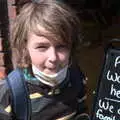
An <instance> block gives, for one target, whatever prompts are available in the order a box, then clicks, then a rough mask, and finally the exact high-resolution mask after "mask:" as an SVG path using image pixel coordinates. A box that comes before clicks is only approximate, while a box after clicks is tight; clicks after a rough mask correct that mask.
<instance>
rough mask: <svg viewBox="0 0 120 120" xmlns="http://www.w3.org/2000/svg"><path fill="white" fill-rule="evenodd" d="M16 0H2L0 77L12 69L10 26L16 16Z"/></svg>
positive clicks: (0, 0)
mask: <svg viewBox="0 0 120 120" xmlns="http://www.w3.org/2000/svg"><path fill="white" fill-rule="evenodd" d="M14 4H15V0H0V79H3V78H4V77H5V76H6V75H7V74H8V73H9V72H10V71H11V70H12V62H11V51H10V49H9V33H10V26H11V25H12V22H13V21H14V18H15V17H16V8H15V6H14Z"/></svg>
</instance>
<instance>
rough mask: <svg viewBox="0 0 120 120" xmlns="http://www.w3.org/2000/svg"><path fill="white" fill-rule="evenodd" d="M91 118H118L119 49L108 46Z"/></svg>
mask: <svg viewBox="0 0 120 120" xmlns="http://www.w3.org/2000/svg"><path fill="white" fill-rule="evenodd" d="M96 94H97V97H96V100H95V103H94V108H93V116H92V120H120V49H119V48H115V47H109V48H108V49H107V51H106V53H105V60H104V65H103V69H102V72H101V75H100V80H99V83H98V89H97V93H96Z"/></svg>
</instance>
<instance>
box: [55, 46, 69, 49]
mask: <svg viewBox="0 0 120 120" xmlns="http://www.w3.org/2000/svg"><path fill="white" fill-rule="evenodd" d="M56 48H57V49H60V50H61V49H67V47H66V45H57V46H56Z"/></svg>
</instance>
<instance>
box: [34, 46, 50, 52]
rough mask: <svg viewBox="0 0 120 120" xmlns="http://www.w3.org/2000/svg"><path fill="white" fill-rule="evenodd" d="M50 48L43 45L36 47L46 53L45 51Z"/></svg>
mask: <svg viewBox="0 0 120 120" xmlns="http://www.w3.org/2000/svg"><path fill="white" fill-rule="evenodd" d="M47 48H48V47H47V46H44V45H42V46H37V47H36V49H38V50H40V51H44V50H46V49H47Z"/></svg>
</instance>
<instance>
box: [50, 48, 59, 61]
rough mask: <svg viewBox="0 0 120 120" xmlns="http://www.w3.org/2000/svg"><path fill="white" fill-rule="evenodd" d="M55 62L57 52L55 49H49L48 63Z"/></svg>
mask: <svg viewBox="0 0 120 120" xmlns="http://www.w3.org/2000/svg"><path fill="white" fill-rule="evenodd" d="M56 60H57V51H56V49H55V48H51V49H50V52H49V61H51V62H55V61H56Z"/></svg>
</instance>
